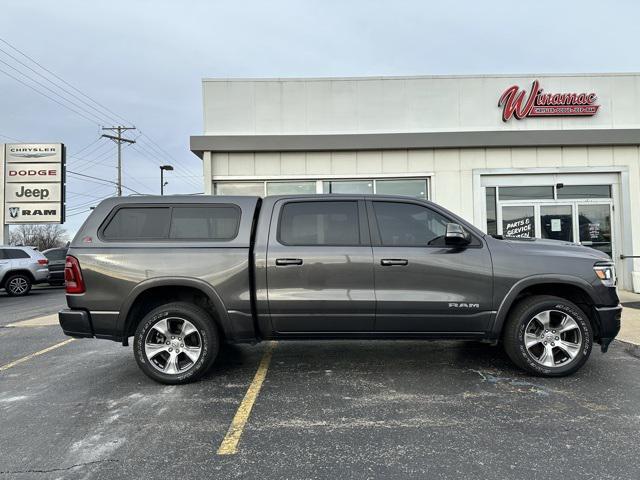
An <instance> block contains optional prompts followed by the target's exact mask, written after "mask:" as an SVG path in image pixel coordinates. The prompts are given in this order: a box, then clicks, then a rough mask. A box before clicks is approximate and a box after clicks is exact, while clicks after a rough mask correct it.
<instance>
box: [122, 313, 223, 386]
mask: <svg viewBox="0 0 640 480" xmlns="http://www.w3.org/2000/svg"><path fill="white" fill-rule="evenodd" d="M166 319H170V320H169V321H168V324H167V325H168V326H169V330H168V331H169V333H172V332H173V331H175V332H176V333H174V335H173V336H170V337H171V338H173V337H176V336H177V335H178V333H177V332H178V331H179V328H180V325H181V324H180V322H181V321H184V320H186V321H188V322H190V323H191V324H192V325H193V326H194V327H195V329H196V331H197V334H198V335H199V338H198V340H199V342H197V343H198V344H200V345H201V353H200V354H199V355H200V356H199V357H198V358H197V360H196V361H195V362H193V364H192V365H190V366H189V367H188V368H186V369H185V370H184V371H179V372H177V373H163V372H162V371H161V370H160V366H161V365H158V364H161V363H162V361H163V360H164V357H160V359H159V360H158V359H157V357H152V358H151V359H149V358H148V357H147V354H146V353H145V342H146V340H147V337H148V335H153V336H157V335H158V333H157V329H154V326H156V325H158V324H159V322H162V320H166ZM152 329H154V332H150V330H152ZM192 335H194V334H192ZM160 338H162V336H160ZM171 338H167V341H169V342H174V341H175V340H171ZM176 338H177V337H176ZM191 338H193V337H191ZM186 339H187V337H185V339H184V340H183V341H184V342H185V343H186ZM162 343H164V342H162ZM153 345H158V344H157V343H155V344H153ZM172 346H173V343H172ZM179 346H180V345H176V347H179ZM182 347H184V345H182ZM219 349H220V336H219V334H218V330H217V328H216V325H215V323H214V320H213V318H211V315H209V314H208V313H207V312H206V311H205V310H203V309H202V308H200V307H198V306H196V305H193V304H191V303H186V302H175V303H168V304H166V305H162V306H160V307H158V308H156V309H154V310H152V311H151V312H149V313H148V314H147V315H145V317H144V318H143V319H142V321H141V322H140V323H139V325H138V328H137V329H136V333H135V337H134V342H133V354H134V356H135V358H136V362H137V363H138V366H139V367H140V369H141V370H142V371H143V372H144V373H145V375H147V376H148V377H149V378H152V379H153V380H155V381H157V382H160V383H165V384H169V385H178V384H183V383H189V382H193V381H195V380H197V379H198V378H199V377H200V376H202V375H203V374H204V373H205V372H206V371H207V370H208V369H209V367H210V366H211V364H212V363H213V362H214V360H215V359H216V357H217V355H218V351H219ZM183 350H186V349H184V348H183ZM179 351H180V350H178V349H176V350H175V352H179ZM175 352H174V353H173V355H176V353H175ZM158 355H162V352H161V353H159V354H158ZM168 355H169V354H168V353H166V356H167V357H168ZM180 355H182V357H181V358H183V359H186V357H185V354H184V353H183V354H178V355H177V356H178V357H179V356H180ZM186 360H187V361H188V360H189V359H186ZM152 362H153V363H152ZM165 365H166V364H165Z"/></svg>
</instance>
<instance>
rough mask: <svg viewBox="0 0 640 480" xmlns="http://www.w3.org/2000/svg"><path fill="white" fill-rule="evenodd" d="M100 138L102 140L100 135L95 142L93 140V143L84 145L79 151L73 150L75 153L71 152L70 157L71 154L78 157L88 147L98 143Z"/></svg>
mask: <svg viewBox="0 0 640 480" xmlns="http://www.w3.org/2000/svg"><path fill="white" fill-rule="evenodd" d="M100 140H101V138H100V137H98V138H96V139H95V140H94V141H93V142H91V143H89V144H87V145H85V146H84V147H82V148H81V149H80V150H77V151H75V152H73V155H71V154H69V156H70V157H71V156H73V157H76V156H77V155H78V154H79V153H80V152H83V151H85V150H86V149H87V148H89V147H90V146H92V145H95V144H96V143H98V142H99V141H100Z"/></svg>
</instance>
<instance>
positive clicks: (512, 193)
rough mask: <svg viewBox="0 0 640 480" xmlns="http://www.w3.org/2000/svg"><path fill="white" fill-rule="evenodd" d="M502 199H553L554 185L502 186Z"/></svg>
mask: <svg viewBox="0 0 640 480" xmlns="http://www.w3.org/2000/svg"><path fill="white" fill-rule="evenodd" d="M498 194H499V195H500V200H501V201H505V200H536V199H547V198H548V199H553V186H549V187H524V186H523V187H500V189H499V191H498Z"/></svg>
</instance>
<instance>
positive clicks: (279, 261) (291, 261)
mask: <svg viewBox="0 0 640 480" xmlns="http://www.w3.org/2000/svg"><path fill="white" fill-rule="evenodd" d="M276 265H277V266H279V267H286V266H287V265H302V259H301V258H276Z"/></svg>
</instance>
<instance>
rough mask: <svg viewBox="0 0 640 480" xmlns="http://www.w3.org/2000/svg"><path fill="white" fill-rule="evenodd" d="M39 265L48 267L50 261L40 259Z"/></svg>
mask: <svg viewBox="0 0 640 480" xmlns="http://www.w3.org/2000/svg"><path fill="white" fill-rule="evenodd" d="M38 264H40V265H48V264H49V260H47V259H46V258H39V259H38Z"/></svg>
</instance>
